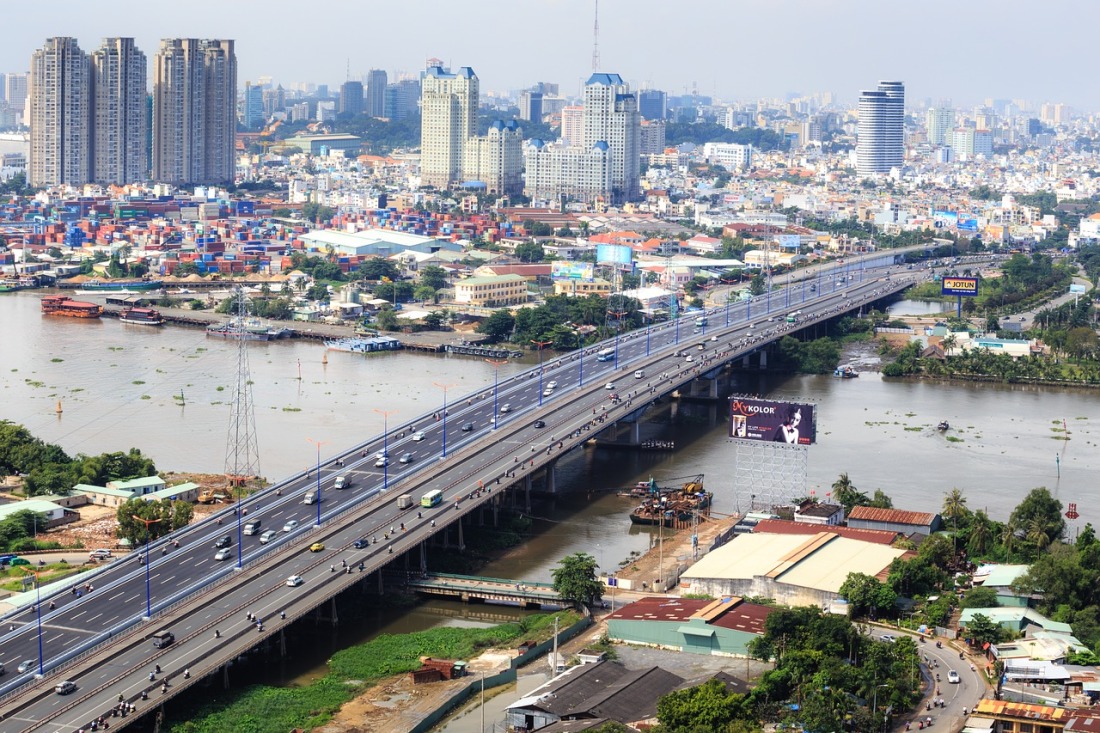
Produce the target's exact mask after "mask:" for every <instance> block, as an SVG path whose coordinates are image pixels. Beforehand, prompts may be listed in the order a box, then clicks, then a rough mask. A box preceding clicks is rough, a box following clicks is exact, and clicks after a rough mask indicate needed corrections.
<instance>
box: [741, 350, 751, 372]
mask: <svg viewBox="0 0 1100 733" xmlns="http://www.w3.org/2000/svg"><path fill="white" fill-rule="evenodd" d="M751 356H752V355H751V354H745V355H744V356H743V357H741V368H742V369H748V368H749V366H750V364H749V362H751V361H752V359H751V358H750V357H751Z"/></svg>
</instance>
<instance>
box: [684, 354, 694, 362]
mask: <svg viewBox="0 0 1100 733" xmlns="http://www.w3.org/2000/svg"><path fill="white" fill-rule="evenodd" d="M684 361H695V357H694V356H692V355H691V354H688V356H687V358H686V359H684Z"/></svg>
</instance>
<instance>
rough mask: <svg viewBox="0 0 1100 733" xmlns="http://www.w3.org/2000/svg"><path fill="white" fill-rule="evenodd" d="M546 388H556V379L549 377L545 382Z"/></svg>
mask: <svg viewBox="0 0 1100 733" xmlns="http://www.w3.org/2000/svg"><path fill="white" fill-rule="evenodd" d="M546 388H547V389H557V388H558V383H557V382H556V381H554V380H553V379H551V380H550V381H549V382H547V383H546Z"/></svg>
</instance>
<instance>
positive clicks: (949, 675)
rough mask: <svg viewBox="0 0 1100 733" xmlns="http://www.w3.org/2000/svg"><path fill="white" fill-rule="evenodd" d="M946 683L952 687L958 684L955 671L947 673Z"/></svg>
mask: <svg viewBox="0 0 1100 733" xmlns="http://www.w3.org/2000/svg"><path fill="white" fill-rule="evenodd" d="M947 681H948V682H950V683H951V684H953V685H957V684H959V673H958V672H956V671H955V670H951V671H950V672H948V673H947Z"/></svg>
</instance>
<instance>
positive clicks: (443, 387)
mask: <svg viewBox="0 0 1100 733" xmlns="http://www.w3.org/2000/svg"><path fill="white" fill-rule="evenodd" d="M432 384H434V385H435V386H436V387H439V388H440V389H442V390H443V457H444V458H446V457H447V390H448V389H449V388H451V387H454V386H455V385H453V384H440V383H439V382H432Z"/></svg>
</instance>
